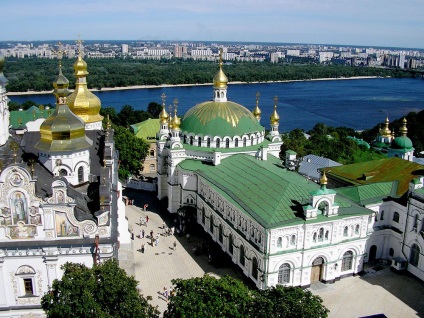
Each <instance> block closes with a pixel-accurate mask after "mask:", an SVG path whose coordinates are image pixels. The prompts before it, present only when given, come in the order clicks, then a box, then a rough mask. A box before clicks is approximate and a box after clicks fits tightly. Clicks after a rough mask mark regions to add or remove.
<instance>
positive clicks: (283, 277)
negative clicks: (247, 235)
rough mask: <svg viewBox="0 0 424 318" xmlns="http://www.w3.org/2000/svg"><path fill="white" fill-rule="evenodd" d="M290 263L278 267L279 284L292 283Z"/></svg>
mask: <svg viewBox="0 0 424 318" xmlns="http://www.w3.org/2000/svg"><path fill="white" fill-rule="evenodd" d="M290 271H291V268H290V265H289V264H287V263H284V264H283V265H281V266H280V268H279V269H278V284H288V283H290Z"/></svg>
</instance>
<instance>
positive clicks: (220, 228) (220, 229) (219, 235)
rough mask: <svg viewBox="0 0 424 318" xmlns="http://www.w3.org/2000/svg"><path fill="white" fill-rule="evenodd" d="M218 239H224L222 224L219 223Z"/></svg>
mask: <svg viewBox="0 0 424 318" xmlns="http://www.w3.org/2000/svg"><path fill="white" fill-rule="evenodd" d="M218 239H219V241H220V242H221V243H222V241H223V240H224V236H223V235H222V225H221V224H220V225H219V227H218Z"/></svg>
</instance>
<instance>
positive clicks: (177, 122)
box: [170, 98, 181, 130]
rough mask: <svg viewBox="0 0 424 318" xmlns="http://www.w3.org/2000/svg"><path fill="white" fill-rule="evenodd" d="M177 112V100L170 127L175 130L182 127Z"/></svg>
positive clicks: (175, 100)
mask: <svg viewBox="0 0 424 318" xmlns="http://www.w3.org/2000/svg"><path fill="white" fill-rule="evenodd" d="M177 111H178V99H177V98H175V99H174V117H173V118H172V119H171V124H170V126H171V127H172V129H174V130H176V129H180V125H181V120H180V118H179V117H178V116H177Z"/></svg>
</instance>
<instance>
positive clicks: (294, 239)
mask: <svg viewBox="0 0 424 318" xmlns="http://www.w3.org/2000/svg"><path fill="white" fill-rule="evenodd" d="M290 245H292V246H293V245H296V235H292V236H291V239H290Z"/></svg>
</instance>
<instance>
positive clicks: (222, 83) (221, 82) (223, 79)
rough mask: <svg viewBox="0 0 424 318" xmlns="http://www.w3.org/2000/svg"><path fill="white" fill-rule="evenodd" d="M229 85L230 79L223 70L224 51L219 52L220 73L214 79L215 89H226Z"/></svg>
mask: <svg viewBox="0 0 424 318" xmlns="http://www.w3.org/2000/svg"><path fill="white" fill-rule="evenodd" d="M227 83H228V78H227V76H226V75H225V74H224V71H223V70H222V50H221V51H219V71H218V73H216V75H215V76H214V78H213V87H214V88H226V87H227Z"/></svg>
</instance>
